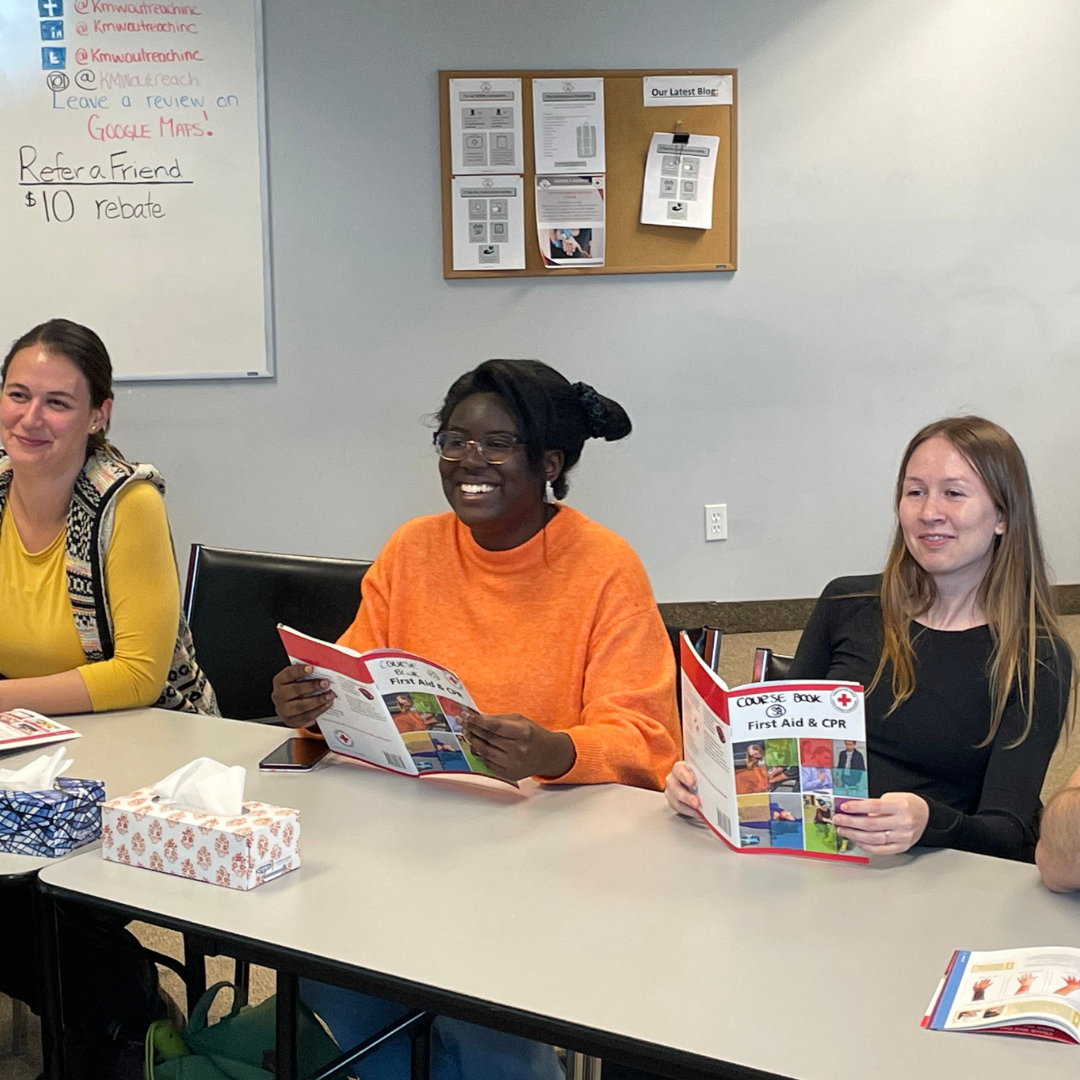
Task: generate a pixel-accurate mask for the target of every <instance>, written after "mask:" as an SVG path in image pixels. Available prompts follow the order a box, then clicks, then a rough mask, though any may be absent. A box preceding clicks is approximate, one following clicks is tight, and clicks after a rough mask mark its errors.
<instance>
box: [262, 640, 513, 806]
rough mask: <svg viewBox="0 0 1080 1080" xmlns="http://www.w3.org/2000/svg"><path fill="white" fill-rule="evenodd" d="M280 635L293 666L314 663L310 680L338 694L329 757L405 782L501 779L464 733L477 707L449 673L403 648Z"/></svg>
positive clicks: (323, 727) (330, 721)
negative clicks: (466, 717) (454, 776)
mask: <svg viewBox="0 0 1080 1080" xmlns="http://www.w3.org/2000/svg"><path fill="white" fill-rule="evenodd" d="M278 633H279V634H280V635H281V640H282V641H283V642H284V643H285V651H286V652H287V653H288V654H289V660H290V661H291V662H292V663H294V664H310V665H311V666H312V667H313V668H314V669H315V670H314V673H313V674H312V676H311V677H312V678H313V679H326V680H327V681H328V682H329V683H330V689H331V690H332V691H333V692H334V693H335V694H336V695H337V697H336V698H335V700H334V703H333V704H332V705H331V706H330V708H329V709H327V710H326V712H324V713H323V714H322V716H320V717H319V730H320V731H321V732H322V733H323V735H324V736H325V737H326V742H327V745H328V746H329V747H330V749H331V750H334V751H335V752H336V753H339V754H344V755H345V756H346V757H353V758H359V759H360V760H361V761H366V762H368V764H370V765H378V766H380V767H381V768H384V769H391V770H393V771H394V772H399V773H405V774H406V775H408V776H430V775H433V774H436V773H474V774H476V775H478V776H490V777H494V778H495V779H497V780H501V779H502V778H501V777H496V776H495V774H494V773H493V772H492V771H491V770H490V769H489V768H488V767H487V766H486V765H485V764H484V763H483V761H481V760H480V758H478V757H477V756H476V755H475V754H474V753H473V752H472V749H471V748H470V746H469V741H468V738H467V737H466V735H465V733H464V732H463V731H462V728H461V721H460V717H461V711H462V709H473V710H476V706H475V705H474V704H473V699H472V698H471V697H469V691H468V690H466V689H465V687H464V685H462V682H461V680H460V679H459V678H458V677H457V676H456V675H455V674H454V673H453V672H452V671H447V670H446V668H444V667H442V666H441V665H440V664H436V663H434V662H433V661H431V660H425V659H424V658H423V657H422V656H416V655H414V654H413V653H408V652H402V651H401V650H400V649H372V650H370V651H369V652H365V653H358V652H356V651H355V650H354V649H347V648H345V647H344V646H342V645H332V644H331V643H330V642H328V641H320V640H319V639H318V638H313V637H308V635H307V634H301V633H300V632H299V631H298V630H293V629H291V628H290V627H288V626H282V625H280V624H279V625H278ZM476 711H479V710H476ZM503 782H504V783H508V784H509V783H512V781H510V780H505V781H503ZM514 786H515V787H516V786H517V785H516V784H515V785H514Z"/></svg>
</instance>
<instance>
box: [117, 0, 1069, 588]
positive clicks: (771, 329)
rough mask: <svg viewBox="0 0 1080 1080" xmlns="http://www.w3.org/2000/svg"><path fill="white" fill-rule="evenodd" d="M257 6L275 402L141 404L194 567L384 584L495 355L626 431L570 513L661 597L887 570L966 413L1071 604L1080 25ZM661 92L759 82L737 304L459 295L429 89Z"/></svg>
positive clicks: (421, 2)
mask: <svg viewBox="0 0 1080 1080" xmlns="http://www.w3.org/2000/svg"><path fill="white" fill-rule="evenodd" d="M266 9H267V10H266V34H267V69H266V74H267V87H268V101H269V129H270V130H269V134H270V178H271V185H272V217H273V253H274V272H275V279H276V280H275V285H276V319H277V348H278V372H279V374H278V378H277V380H276V381H275V382H273V383H263V384H259V385H254V384H250V383H242V384H221V383H213V384H198V385H191V384H188V385H183V384H177V385H136V386H129V385H125V386H124V387H122V388H121V389H120V392H119V396H118V400H117V408H116V424H115V427H114V432H115V436H116V441H117V442H118V443H119V444H120V445H121V446H122V447H123V448H124V450H125V451H126V452H127V453H128V454H129V455H130V456H132V457H136V458H140V459H142V460H149V461H153V462H155V463H156V464H157V465H158V466H159V467H160V468H161V469H162V470H163V472H164V473H165V475H166V477H167V478H168V479H169V481H170V493H169V498H168V502H169V508H170V513H171V517H172V522H173V528H174V532H175V535H176V540H177V545H178V548H179V549H180V550H181V559H182V561H183V559H184V558H185V557H186V555H185V554H184V553H185V552H186V547H187V545H188V543H189V542H190V541H192V540H194V539H198V540H201V541H204V542H208V543H216V544H223V545H230V546H238V547H253V548H264V549H273V550H283V551H298V552H315V553H322V554H334V555H348V556H356V557H361V556H373V555H374V554H375V553H376V552H377V551H378V549H379V547H380V545H381V544H382V542H383V541H384V540H385V538H386V537H387V536H388V535H389V533H390V531H391V530H392V529H393V528H394V527H395V526H396V525H397V524H398V523H399V522H401V521H402V520H404V519H406V518H408V517H410V516H412V515H415V514H419V513H425V512H431V511H436V510H440V509H442V506H443V504H442V497H441V494H440V490H439V487H438V484H437V481H436V467H435V461H434V454H433V453H432V451H431V450H430V443H429V439H430V436H429V435H428V433H427V430H426V429H425V428H424V427H423V426H422V425H421V423H420V418H421V417H422V416H423V414H425V413H428V412H430V411H432V410H433V409H434V408H435V407H436V406H437V405H438V404H439V402H440V400H441V397H442V395H443V393H444V392H445V390H446V388H447V386H448V385H449V383H450V382H451V381H452V379H453V378H454V377H456V376H457V375H458V374H460V373H461V372H462V371H464V370H465V369H466V368H468V367H471V366H473V365H474V364H475V363H476V362H478V361H479V360H482V359H484V358H486V357H489V356H495V355H502V356H535V357H540V358H541V359H545V360H548V361H550V362H552V363H554V364H555V365H556V366H557V367H559V368H560V369H561V370H563V371H564V372H565V374H567V375H568V376H569V377H570V378H571V379H586V380H588V381H591V382H594V383H595V384H596V386H597V387H598V388H599V389H600V390H601V391H602V392H603V393H606V394H609V395H610V396H612V397H615V398H617V399H619V400H621V401H622V402H623V403H624V404H625V405H626V407H627V409H628V411H629V412H630V414H631V417H632V418H633V420H634V422H635V425H636V430H635V433H634V435H633V436H632V437H631V438H630V439H628V440H626V441H625V442H623V443H617V444H613V445H605V444H598V443H590V444H588V445H587V447H586V452H585V454H584V456H583V458H582V463H581V465H580V467H579V470H578V473H577V475H576V478H575V480H574V482H573V484H572V490H571V494H570V500H571V501H572V502H573V503H574V504H575V505H577V506H578V507H580V508H581V509H583V510H585V511H586V512H587V513H588V514H590V515H591V516H592V517H594V518H596V519H598V520H600V521H602V522H603V523H605V524H606V525H609V526H610V527H612V528H613V529H615V530H616V531H618V532H620V533H622V534H623V535H624V536H626V537H627V538H628V539H629V540H630V541H631V542H632V543H633V544H634V545H635V546H636V548H637V549H638V551H639V552H640V553H641V555H642V557H643V558H644V560H645V563H646V565H647V567H648V569H649V571H650V573H651V575H652V578H653V583H654V586H655V589H656V592H657V595H658V598H659V599H661V600H689V599H749V598H767V597H786V596H808V595H813V594H815V593H816V592H817V591H818V590H819V589H820V588H821V586H822V585H823V584H824V583H825V581H826V580H827V579H829V578H830V577H832V576H835V575H837V574H841V573H855V572H869V571H872V570H874V569H876V568H877V567H878V566H879V565H880V563H881V560H882V558H883V553H884V548H885V543H886V537H887V535H888V531H889V527H890V513H891V511H890V505H889V501H890V489H891V486H892V482H893V473H894V470H895V468H896V464H897V461H898V459H899V455H900V453H901V451H902V448H903V445H904V444H905V442H906V440H907V439H908V438H909V437H910V435H911V434H912V433H913V432H914V430H915V429H916V428H917V427H918V426H919V425H921V424H922V423H923V422H925V421H927V420H929V419H932V418H935V417H937V416H941V415H945V414H949V413H953V412H957V411H961V410H964V411H969V410H970V411H978V412H982V413H985V414H987V415H989V416H991V417H992V418H994V419H996V420H998V421H999V422H1000V423H1003V424H1004V425H1005V426H1006V427H1008V428H1009V429H1010V430H1011V431H1012V432H1013V433H1014V435H1015V436H1016V437H1017V439H1018V440H1019V442H1020V444H1021V446H1022V447H1023V448H1024V449H1025V451H1026V453H1027V456H1028V461H1029V465H1030V467H1031V469H1032V472H1033V474H1034V479H1035V485H1036V491H1037V495H1038V499H1039V505H1040V509H1041V514H1042V522H1043V527H1044V530H1045V533H1046V535H1047V539H1048V546H1049V550H1050V554H1051V556H1052V559H1053V562H1054V565H1055V569H1056V572H1057V578H1058V580H1060V581H1078V580H1080V540H1078V536H1080V499H1078V498H1077V492H1078V489H1080V453H1078V450H1080V425H1078V424H1077V423H1076V420H1075V417H1076V414H1077V405H1078V401H1080V365H1078V362H1077V361H1078V352H1080V208H1078V192H1080V124H1077V121H1076V116H1077V111H1078V105H1080V67H1078V66H1077V65H1076V62H1075V60H1076V56H1077V55H1080V6H1078V5H1077V4H1076V3H1075V0H1039V2H1038V3H1032V2H1031V0H907V2H906V3H903V4H898V3H895V0H817V2H815V0H669V2H667V3H664V4H656V3H647V2H645V0H603V2H602V3H600V2H596V0H543V2H540V0H517V2H516V3H514V2H509V0H453V2H452V3H447V2H446V0H304V2H303V3H297V2H296V0H266ZM647 66H652V67H680V66H702V67H704V66H709V67H720V66H732V67H737V68H738V69H739V86H740V115H739V134H740V145H739V249H740V250H739V264H740V269H739V270H738V272H737V273H735V274H734V275H729V276H721V275H711V274H710V275H681V274H672V275H659V276H648V277H645V276H643V277H633V276H628V277H607V278H595V279H581V278H574V279H562V280H542V281H536V280H529V281H485V282H475V281H456V282H446V281H444V280H443V279H442V277H441V276H440V274H441V271H440V267H441V259H440V250H441V234H440V201H439V174H438V138H439V134H438V132H439V128H438V115H437V78H436V72H437V70H438V69H439V68H499V67H506V68H514V67H537V68H543V67H613V68H619V67H647ZM223 257H227V253H223ZM566 327H574V334H573V339H574V341H575V343H576V344H575V350H576V352H577V353H578V355H574V356H571V355H569V354H568V353H569V350H568V348H567V345H566V340H567V337H566V334H565V333H564V331H565V328H566ZM580 343H584V345H583V347H582V345H581V344H580ZM722 501H723V502H727V504H728V508H729V522H730V535H731V539H730V540H728V541H727V542H726V543H712V544H708V545H706V544H705V542H704V540H703V539H702V533H703V523H702V505H703V504H704V503H706V502H722Z"/></svg>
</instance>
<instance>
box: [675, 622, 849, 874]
mask: <svg viewBox="0 0 1080 1080" xmlns="http://www.w3.org/2000/svg"><path fill="white" fill-rule="evenodd" d="M680 648H681V659H682V663H681V667H682V705H683V751H684V754H685V757H686V761H687V763H688V764H689V765H690V767H691V768H692V769H693V770H694V774H695V776H696V777H697V794H698V797H699V798H700V799H701V809H700V810H699V811H698V813H699V814H700V816H701V817H702V819H703V820H704V822H705V824H706V825H708V826H709V828H710V829H712V831H713V832H715V833H716V834H717V835H718V836H719V837H720V838H721V839H722V840H724V841H725V843H727V844H728V845H730V846H731V847H733V848H734V849H735V850H736V851H742V852H767V851H768V852H774V853H778V854H786V855H806V856H811V857H813V858H820V859H843V860H845V861H848V862H862V863H865V862H869V859H868V858H867V857H866V856H865V855H863V854H862V853H861V852H858V851H857V849H856V848H855V845H854V843H853V842H852V841H851V840H848V839H845V838H844V837H841V836H838V835H837V832H836V826H835V825H834V824H833V815H834V813H836V812H837V811H842V810H843V808H844V804H845V803H846V802H848V801H849V800H851V799H865V798H867V797H868V794H869V789H868V787H867V773H866V764H867V762H866V719H865V715H864V711H863V688H862V686H860V685H859V684H858V683H847V682H825V681H822V680H819V679H815V680H793V679H787V680H784V681H783V682H762V683H752V684H750V685H748V686H737V687H735V689H733V690H729V689H728V688H727V686H726V685H725V683H724V680H723V679H721V678H720V676H719V675H717V674H716V673H715V672H714V671H712V669H711V668H710V667H709V666H708V665H707V664H706V663H705V661H704V660H702V659H701V657H700V656H699V655H698V652H697V650H696V649H695V648H694V647H693V645H691V644H690V639H689V638H688V637H687V636H686V634H682V635H681V646H680Z"/></svg>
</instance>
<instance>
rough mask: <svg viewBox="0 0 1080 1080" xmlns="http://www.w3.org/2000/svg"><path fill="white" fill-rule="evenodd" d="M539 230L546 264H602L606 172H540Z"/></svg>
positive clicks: (537, 183)
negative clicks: (550, 173) (549, 173)
mask: <svg viewBox="0 0 1080 1080" xmlns="http://www.w3.org/2000/svg"><path fill="white" fill-rule="evenodd" d="M536 232H537V239H538V240H539V243H540V254H541V255H542V256H543V259H544V265H545V266H548V267H554V266H603V265H604V239H605V237H604V178H603V176H595V175H588V176H537V178H536Z"/></svg>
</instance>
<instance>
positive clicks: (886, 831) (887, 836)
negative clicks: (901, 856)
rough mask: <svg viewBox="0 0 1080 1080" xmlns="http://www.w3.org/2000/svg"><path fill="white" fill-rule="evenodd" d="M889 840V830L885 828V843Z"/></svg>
mask: <svg viewBox="0 0 1080 1080" xmlns="http://www.w3.org/2000/svg"><path fill="white" fill-rule="evenodd" d="M888 842H889V830H888V829H886V830H885V843H886V844H887V843H888Z"/></svg>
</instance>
